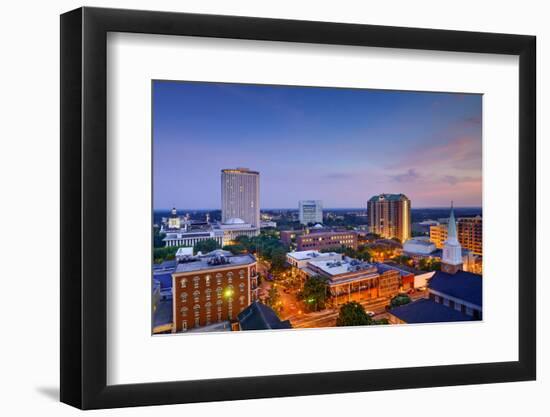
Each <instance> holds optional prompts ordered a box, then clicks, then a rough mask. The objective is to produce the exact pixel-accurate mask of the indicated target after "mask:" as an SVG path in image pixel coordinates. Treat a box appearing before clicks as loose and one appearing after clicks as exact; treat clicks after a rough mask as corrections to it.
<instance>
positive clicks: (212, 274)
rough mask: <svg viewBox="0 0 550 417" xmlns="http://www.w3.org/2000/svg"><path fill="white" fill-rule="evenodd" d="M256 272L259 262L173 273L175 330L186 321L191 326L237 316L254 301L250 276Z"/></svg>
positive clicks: (178, 329)
mask: <svg viewBox="0 0 550 417" xmlns="http://www.w3.org/2000/svg"><path fill="white" fill-rule="evenodd" d="M255 275H256V264H251V265H240V266H233V267H226V268H217V269H209V270H208V271H194V272H186V273H180V274H178V273H175V274H173V275H172V276H173V288H172V295H173V300H172V303H173V314H174V317H173V321H174V325H175V330H176V331H178V332H179V331H182V329H183V324H184V322H186V325H187V329H191V328H193V327H197V325H198V326H205V325H207V324H213V323H216V322H218V321H226V320H228V319H232V320H234V319H235V318H236V317H237V314H239V313H240V312H241V311H242V310H244V309H245V308H246V307H247V306H248V305H249V303H250V301H251V294H250V292H251V288H250V285H251V284H250V282H251V280H250V278H251V276H252V277H254V276H255ZM184 280H185V281H184ZM182 281H184V283H182ZM230 289H231V290H232V296H231V295H230V294H229V291H228V290H230Z"/></svg>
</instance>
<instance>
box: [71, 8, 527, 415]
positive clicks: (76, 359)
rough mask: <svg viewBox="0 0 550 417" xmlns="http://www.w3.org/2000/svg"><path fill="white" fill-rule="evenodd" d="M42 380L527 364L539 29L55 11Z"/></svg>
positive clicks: (221, 382)
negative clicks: (54, 194) (50, 352)
mask: <svg viewBox="0 0 550 417" xmlns="http://www.w3.org/2000/svg"><path fill="white" fill-rule="evenodd" d="M61 102H62V105H61V163H62V166H61V188H62V204H61V207H62V212H61V218H62V226H61V227H62V228H61V238H62V239H61V240H62V247H61V257H62V258H61V266H62V268H61V400H62V401H63V402H65V403H67V404H70V405H73V406H76V407H79V408H83V409H90V408H111V407H123V406H138V405H155V404H173V403H186V402H199V401H218V400H232V399H247V398H263V397H276V396H296V395H312V394H324V393H341V392H354V391H355V392H356V391H369V390H386V389H400V388H419V387H434V386H445V385H461V384H480V383H493V382H505V381H522V380H532V379H535V375H536V352H535V344H536V343H535V338H536V333H535V328H536V317H535V311H536V310H535V301H536V299H535V288H536V285H535V278H536V277H535V245H536V240H535V235H536V233H535V230H536V224H535V219H536V216H535V214H536V212H535V201H536V198H535V197H536V189H535V103H536V100H535V38H534V37H532V36H525V35H508V34H490V33H474V32H459V31H446V30H431V29H413V28H397V27H383V26H371V25H355V24H339V23H327V22H308V21H291V20H276V19H263V18H251V17H235V16H213V15H197V14H184V13H168V12H150V11H135V10H115V9H98V8H81V9H78V10H74V11H71V12H68V13H66V14H64V15H62V16H61Z"/></svg>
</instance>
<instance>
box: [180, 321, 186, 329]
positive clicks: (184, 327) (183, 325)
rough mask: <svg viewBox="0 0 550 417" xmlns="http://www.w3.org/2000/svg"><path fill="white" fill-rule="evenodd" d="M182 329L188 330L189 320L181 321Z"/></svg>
mask: <svg viewBox="0 0 550 417" xmlns="http://www.w3.org/2000/svg"><path fill="white" fill-rule="evenodd" d="M181 330H183V331H186V330H187V320H183V321H182V322H181Z"/></svg>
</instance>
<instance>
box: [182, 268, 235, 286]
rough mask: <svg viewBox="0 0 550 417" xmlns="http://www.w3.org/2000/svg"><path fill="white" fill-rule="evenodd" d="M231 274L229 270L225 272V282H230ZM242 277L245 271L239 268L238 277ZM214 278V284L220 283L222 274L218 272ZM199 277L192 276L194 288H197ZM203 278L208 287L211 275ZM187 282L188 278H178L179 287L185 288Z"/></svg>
mask: <svg viewBox="0 0 550 417" xmlns="http://www.w3.org/2000/svg"><path fill="white" fill-rule="evenodd" d="M233 275H234V274H233V272H231V271H230V272H228V273H227V282H229V283H231V282H232V280H233ZM244 277H245V272H244V270H243V269H241V270H240V271H239V278H240V279H244ZM215 278H216V284H217V285H221V283H222V278H223V275H222V274H221V273H219V272H218V273H217V274H216V275H215ZM200 279H201V277H200V276H195V277H193V286H194V288H199V284H200ZM204 280H205V284H206V286H207V287H209V286H210V283H211V281H212V276H211V275H206V276H205V277H204ZM188 284H189V279H188V278H182V279H181V280H180V286H181V288H187V285H188Z"/></svg>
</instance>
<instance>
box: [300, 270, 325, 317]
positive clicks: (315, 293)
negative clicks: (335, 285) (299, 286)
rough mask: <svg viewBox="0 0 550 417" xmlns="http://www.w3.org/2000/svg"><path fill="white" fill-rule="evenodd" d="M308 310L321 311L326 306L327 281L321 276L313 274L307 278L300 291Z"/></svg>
mask: <svg viewBox="0 0 550 417" xmlns="http://www.w3.org/2000/svg"><path fill="white" fill-rule="evenodd" d="M300 298H301V299H302V300H303V301H304V303H305V305H306V309H307V310H308V311H319V310H322V309H324V308H325V303H326V299H327V283H326V280H324V279H323V278H321V277H318V276H313V277H310V278H308V279H307V280H306V282H305V283H304V289H303V290H302V292H301V293H300Z"/></svg>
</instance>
